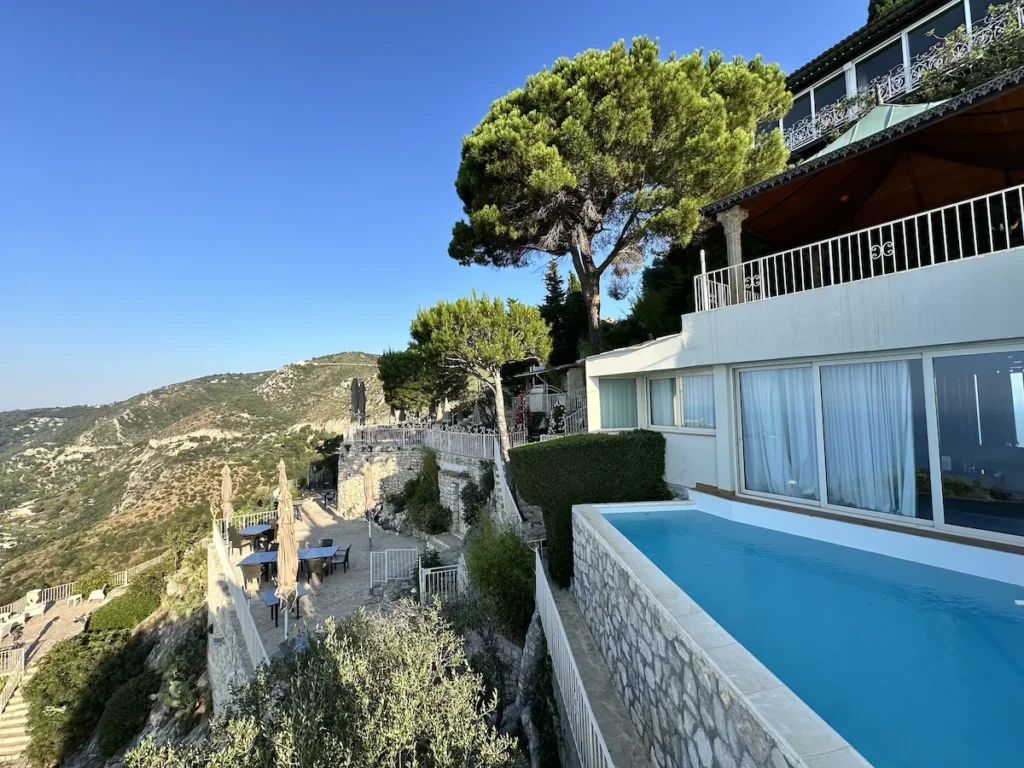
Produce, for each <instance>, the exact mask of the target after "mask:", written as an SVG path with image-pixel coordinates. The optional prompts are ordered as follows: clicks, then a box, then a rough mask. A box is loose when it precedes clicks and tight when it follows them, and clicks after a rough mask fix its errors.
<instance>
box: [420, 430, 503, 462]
mask: <svg viewBox="0 0 1024 768" xmlns="http://www.w3.org/2000/svg"><path fill="white" fill-rule="evenodd" d="M494 443H495V437H494V433H493V432H482V433H481V432H453V431H449V430H446V429H430V430H427V432H426V434H425V435H424V437H423V445H425V446H426V447H427V448H430V449H432V450H435V451H440V452H441V453H454V454H455V455H457V456H465V457H467V458H471V459H489V458H491V456H492V454H493V452H494V449H493V447H492V446H493V445H494Z"/></svg>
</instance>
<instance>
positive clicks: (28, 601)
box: [24, 589, 46, 618]
mask: <svg viewBox="0 0 1024 768" xmlns="http://www.w3.org/2000/svg"><path fill="white" fill-rule="evenodd" d="M42 592H43V591H42V590H41V589H33V590H31V591H29V592H26V593H25V610H24V613H25V617H26V618H32V617H33V616H42V615H43V614H44V613H46V603H42V602H40V601H39V598H40V597H41V596H42Z"/></svg>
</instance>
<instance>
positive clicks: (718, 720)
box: [573, 501, 871, 768]
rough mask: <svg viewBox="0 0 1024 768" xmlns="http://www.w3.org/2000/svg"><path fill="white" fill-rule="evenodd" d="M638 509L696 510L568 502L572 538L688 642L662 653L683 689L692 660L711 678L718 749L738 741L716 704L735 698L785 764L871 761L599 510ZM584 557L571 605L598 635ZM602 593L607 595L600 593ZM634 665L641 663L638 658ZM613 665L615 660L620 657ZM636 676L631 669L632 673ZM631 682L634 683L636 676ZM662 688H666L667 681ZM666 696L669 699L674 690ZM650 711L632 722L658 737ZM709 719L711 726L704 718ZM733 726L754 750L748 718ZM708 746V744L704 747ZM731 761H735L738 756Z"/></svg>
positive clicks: (804, 767)
mask: <svg viewBox="0 0 1024 768" xmlns="http://www.w3.org/2000/svg"><path fill="white" fill-rule="evenodd" d="M640 509H643V510H645V511H652V510H654V509H657V510H659V511H678V512H680V513H681V514H685V513H686V512H687V511H696V509H697V508H696V505H695V504H694V503H693V502H690V503H685V502H679V501H675V502H666V503H664V504H658V503H644V504H617V505H591V504H581V505H576V506H574V507H573V528H574V537H575V539H576V540H577V543H580V546H581V547H582V546H583V544H582V543H581V542H582V539H585V538H586V537H587V535H588V534H589V535H591V536H592V538H593V539H594V540H595V541H596V542H597V543H599V544H600V545H601V546H602V547H603V548H604V550H605V551H606V552H607V554H608V555H609V556H610V557H611V558H612V561H613V562H614V564H615V565H617V566H618V567H619V569H621V571H622V572H624V573H625V574H626V575H627V577H628V578H630V579H631V580H632V581H633V583H634V584H635V586H636V587H637V588H638V589H639V590H641V591H642V592H643V593H645V594H646V596H647V598H648V599H649V601H650V603H651V604H652V605H653V606H654V608H655V609H656V610H657V611H658V612H659V613H660V615H661V617H662V618H663V619H664V620H665V621H666V622H667V623H668V625H669V626H670V627H671V628H672V629H671V630H670V631H674V634H675V635H676V636H677V637H679V638H680V639H682V640H683V645H684V646H688V647H687V648H685V649H676V648H674V646H672V650H671V652H670V653H669V655H670V656H671V655H673V654H678V655H679V657H680V660H681V661H680V663H679V665H678V666H680V667H683V668H686V669H687V672H686V673H685V674H686V675H687V676H688V677H684V676H683V673H680V676H681V677H682V679H680V680H679V683H680V684H682V685H683V688H684V690H685V691H686V693H687V694H689V693H690V689H691V688H693V689H696V687H697V686H696V683H695V682H694V673H693V672H691V671H690V667H691V666H692V668H694V669H696V670H697V672H696V674H698V675H699V674H700V672H701V671H702V670H701V667H703V666H706V667H707V668H708V669H709V670H712V671H713V672H714V673H715V675H716V676H717V677H718V679H719V690H718V693H717V696H718V698H719V699H720V700H721V701H722V702H724V707H721V708H720V707H719V706H717V705H715V706H713V707H710V708H709V709H711V710H712V712H711V714H710V716H705V717H704V718H703V720H704V725H705V726H708V727H709V728H710V729H711V730H712V731H714V732H716V733H717V732H722V734H724V735H723V736H722V738H723V740H727V742H728V743H725V742H723V745H722V746H721V748H722V749H726V748H727V747H728V746H729V745H730V744H731V745H732V747H733V748H734V749H735V748H736V744H735V741H737V740H738V737H737V738H734V737H733V728H732V727H731V725H730V723H729V722H728V721H727V717H726V714H725V713H724V711H723V712H722V713H720V712H719V710H720V709H723V710H724V708H725V707H731V706H732V705H733V704H735V703H736V702H741V703H742V705H743V706H744V707H745V708H746V709H747V710H748V711H749V712H750V714H751V715H752V716H753V718H754V719H755V721H756V723H757V725H759V726H760V727H761V728H763V729H764V730H765V731H766V733H767V735H768V736H770V737H771V740H773V741H774V742H776V744H777V747H778V749H779V750H780V751H781V753H782V755H781V756H784V757H785V758H786V760H787V763H786V764H790V765H793V766H796V767H797V768H871V764H870V763H869V762H868V761H867V760H866V759H865V758H864V757H863V756H862V755H861V754H860V753H859V752H857V750H856V749H855V748H854V747H853V746H852V745H850V744H849V742H847V741H846V740H845V739H844V738H843V737H842V736H841V735H840V734H839V733H838V732H837V731H836V730H835V729H834V728H832V726H830V725H829V724H828V723H826V722H825V721H824V720H823V719H822V718H821V716H820V715H818V714H817V713H816V712H815V711H814V710H813V709H812V708H811V707H810V706H808V705H807V704H806V703H805V702H804V701H803V700H802V699H800V697H798V696H797V695H796V694H795V693H794V692H793V691H792V690H790V689H789V688H788V687H787V686H786V685H785V684H783V683H782V682H781V681H780V680H779V679H778V678H777V677H776V676H775V675H774V674H773V673H772V672H771V671H770V670H769V669H768V668H767V667H765V666H764V665H763V664H762V663H761V662H760V661H758V659H757V658H756V657H755V656H754V655H753V654H752V653H750V651H748V650H747V649H746V648H745V647H744V646H743V645H742V644H741V643H739V642H738V641H737V640H736V639H735V638H733V637H732V635H730V634H729V633H728V632H727V631H726V630H725V629H724V628H723V627H722V626H721V625H720V624H718V622H716V621H715V620H714V618H713V617H712V616H711V615H710V614H708V613H707V612H706V611H705V610H704V609H703V608H701V606H700V605H699V604H698V603H697V602H696V601H695V600H693V599H692V598H691V597H690V596H689V595H688V594H687V593H686V592H685V591H684V590H683V589H682V588H681V587H679V586H678V585H677V584H675V582H673V581H672V580H671V579H669V578H668V577H667V576H666V575H665V574H664V573H663V572H662V571H661V569H659V568H658V567H657V566H656V565H655V564H654V563H653V562H651V560H650V559H648V558H647V556H646V555H644V554H643V553H642V552H641V551H640V550H638V549H637V548H636V547H635V546H634V545H633V544H632V543H631V542H630V541H629V540H628V539H627V538H626V537H625V536H623V535H622V534H621V533H620V532H619V531H618V530H617V529H616V528H615V527H614V526H613V525H612V524H611V523H610V522H608V520H606V519H605V517H604V513H608V512H611V513H613V514H614V513H616V512H631V511H639V510H640ZM577 528H579V529H580V530H579V531H578V533H580V534H582V536H577V535H576V534H577V531H576V530H575V529H577ZM576 548H577V544H576V543H574V549H576ZM586 561H587V558H585V557H580V556H578V557H577V562H578V564H579V568H578V570H577V574H576V576H577V578H574V580H573V597H574V598H575V599H576V601H577V604H578V605H580V608H581V612H582V613H583V614H584V617H585V620H586V621H587V623H588V624H590V625H591V626H590V628H591V631H592V632H593V633H594V634H595V636H597V635H600V634H601V631H602V628H603V627H602V626H597V627H595V626H594V624H607V623H608V622H607V620H605V621H604V622H601V621H596V620H595V617H594V616H589V617H588V611H587V610H583V603H587V602H588V600H587V598H588V597H589V596H588V595H585V594H583V591H584V590H589V589H590V585H591V584H592V583H593V582H594V580H595V578H596V574H589V573H586V570H587V569H588V567H589V563H588V562H586ZM605 597H606V598H607V596H605ZM632 614H633V611H632V610H630V620H631V622H632V620H633V615H632ZM604 629H605V630H607V627H604ZM620 629H621V627H620ZM649 632H650V634H651V635H652V636H657V637H656V640H657V641H658V644H659V646H660V645H665V644H666V643H664V641H663V639H661V638H660V636H659V633H658V631H657V630H656V629H655V628H649ZM607 642H608V643H617V642H621V638H615V639H612V638H608V639H607ZM639 642H640V644H641V648H642V647H643V645H644V644H645V643H644V641H643V640H640V641H639ZM605 645H607V643H604V644H602V652H603V653H605V656H606V658H605V660H606V662H608V664H609V666H610V667H612V666H613V662H612V659H609V658H608V653H607V652H605ZM669 645H671V644H669ZM687 652H689V653H690V654H695V655H697V657H698V658H699V663H698V662H697V661H694V660H691V659H687V656H688V653H687ZM683 659H685V660H683ZM673 662H675V659H673ZM640 665H641V667H643V662H642V660H641V661H640ZM688 665H690V666H688ZM619 666H620V667H621V666H622V664H620V665H619ZM634 666H635V664H634ZM676 666H677V665H676V664H675V663H673V666H672V670H674V669H675V667H676ZM627 672H628V665H627V670H626V671H621V672H620V675H622V676H623V678H625V676H626V675H627ZM635 677H637V675H635V674H634V678H635ZM639 678H640V680H639V684H640V685H641V686H643V685H645V684H646V685H649V686H651V687H654V688H656V687H657V685H658V684H659V682H660V683H661V684H662V685H663V682H662V681H653V680H651V679H650V678H651V675H648V676H647V680H646V683H645V680H644V676H643V675H642V674H641V675H639ZM633 682H636V681H635V679H634V680H633ZM700 682H701V686H702V689H703V687H714V686H713V685H711V686H705V682H706V681H705V680H704V679H703V678H701V680H700ZM622 685H623V686H624V689H623V690H624V691H625V692H626V694H627V695H629V694H631V693H632V690H631V688H630V687H629V686H628V685H627V683H626V682H625V681H623V683H622ZM722 685H724V686H725V689H726V690H725V691H723V690H722V688H721V686H722ZM669 688H670V692H671V688H672V685H671V681H670V683H669ZM671 698H672V700H673V701H674V696H673V697H671ZM684 698H685V696H684ZM691 698H692V697H691ZM731 700H735V701H731ZM679 706H682V705H679ZM627 707H628V708H630V711H631V712H634V714H633V717H634V719H636V718H637V717H638V713H636V712H635V708H633V707H630V703H629V702H627ZM694 708H696V703H694ZM703 710H704V707H700V714H701V715H705V713H704V711H703ZM728 711H729V712H730V713H731V712H733V710H732V709H729V710H728ZM653 717H654V719H655V720H656V721H657V722H656V725H655V727H646V728H644V727H640V726H641V724H639V723H635V724H636V725H638V729H640V730H641V732H642V733H644V734H645V735H646V736H647V737H648V738H651V739H654V738H655V736H657V737H658V738H661V732H662V722H661V719H660V718H659V715H658V712H657V711H655V712H654V715H653ZM686 719H687V718H686V716H684V717H683V734H684V735H682V736H681V737H680V738H682V740H683V742H684V744H687V747H686V748H689V749H691V750H692V749H694V746H693V741H694V740H695V739H694V737H695V736H696V734H697V733H698V732H700V733H701V734H702V735H703V734H705V730H704V729H702V728H701V726H700V725H698V726H697V728H696V730H693V731H689V730H688V729H687V727H686ZM697 719H698V720H700V719H701V717H700V716H698V718H697ZM709 719H710V721H711V722H713V723H714V725H709V724H708V720H709ZM738 719H740V720H743V717H742V713H739V714H738ZM690 725H691V726H692V725H693V724H692V723H691V724H690ZM666 728H667V726H666ZM740 730H742V731H743V733H742V734H741V735H743V736H745V737H747V738H748V739H751V740H753V741H754V742H755V744H756V746H755V747H754V749H755V750H757V749H760V745H759V742H758V734H756V733H751V725H750V724H749V723H744V724H743V727H742V728H741V729H740ZM696 741H697V742H698V747H702V746H703V744H710V743H711V741H710V740H709V738H708V737H707V736H706V735H704V736H703V739H702V740H701V739H700V738H699V737H698V738H697V739H696ZM701 741H702V742H703V744H702V743H701ZM719 747H720V745H719V738H718V737H716V738H715V740H714V749H715V750H717V749H719ZM710 748H711V747H710V746H709V747H708V749H710ZM701 757H703V755H701ZM766 758H767V754H766V755H764V756H763V757H762V758H761V760H760V761H758V764H761V763H763V762H765V760H766ZM754 759H755V761H757V760H758V756H755V757H754ZM738 762H739V760H738V759H737V763H738ZM772 762H773V763H774V764H776V765H778V763H777V761H776V759H775V754H774V753H772ZM765 764H767V763H765Z"/></svg>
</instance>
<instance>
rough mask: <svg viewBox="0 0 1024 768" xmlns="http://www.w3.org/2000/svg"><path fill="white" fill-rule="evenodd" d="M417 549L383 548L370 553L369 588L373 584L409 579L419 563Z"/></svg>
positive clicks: (413, 574)
mask: <svg viewBox="0 0 1024 768" xmlns="http://www.w3.org/2000/svg"><path fill="white" fill-rule="evenodd" d="M419 556H420V551H419V550H418V549H385V550H384V551H382V552H371V553H370V588H371V589H372V588H373V586H374V585H375V584H384V583H386V582H389V581H401V580H403V579H411V578H413V577H414V576H415V575H416V568H417V566H418V564H419Z"/></svg>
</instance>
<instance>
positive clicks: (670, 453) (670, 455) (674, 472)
mask: <svg viewBox="0 0 1024 768" xmlns="http://www.w3.org/2000/svg"><path fill="white" fill-rule="evenodd" d="M664 434H665V482H667V483H672V484H673V485H685V486H687V487H688V488H693V487H694V486H695V485H696V484H697V483H705V484H707V485H710V486H717V485H718V440H717V439H716V437H715V435H697V434H681V433H675V432H665V433H664Z"/></svg>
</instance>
